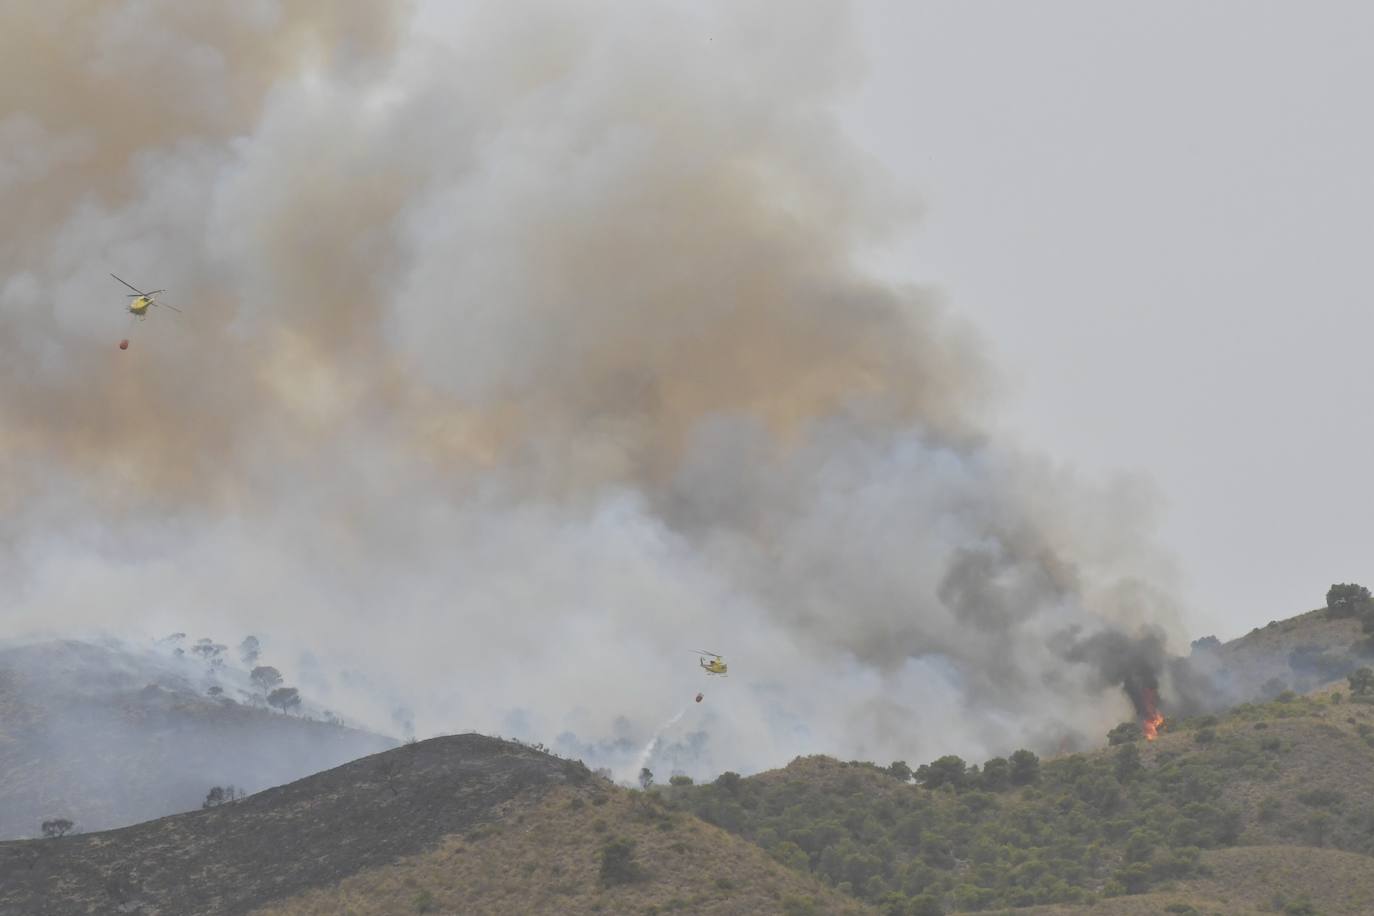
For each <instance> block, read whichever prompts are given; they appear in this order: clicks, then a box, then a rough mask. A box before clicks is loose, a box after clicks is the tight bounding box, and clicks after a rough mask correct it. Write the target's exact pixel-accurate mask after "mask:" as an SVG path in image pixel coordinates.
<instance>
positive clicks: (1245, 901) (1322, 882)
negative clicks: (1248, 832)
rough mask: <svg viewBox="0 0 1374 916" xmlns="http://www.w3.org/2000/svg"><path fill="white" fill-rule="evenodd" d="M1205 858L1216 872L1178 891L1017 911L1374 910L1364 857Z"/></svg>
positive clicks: (1327, 915)
mask: <svg viewBox="0 0 1374 916" xmlns="http://www.w3.org/2000/svg"><path fill="white" fill-rule="evenodd" d="M1203 862H1204V863H1205V864H1206V865H1207V867H1208V868H1209V869H1210V871H1211V875H1209V876H1208V877H1205V878H1195V879H1192V880H1189V881H1182V882H1179V883H1178V885H1177V887H1176V888H1175V889H1173V890H1167V891H1156V892H1154V893H1150V894H1141V895H1139V896H1135V897H1115V898H1111V899H1108V900H1102V901H1099V902H1098V903H1096V904H1093V905H1085V906H1041V907H1031V908H1029V909H1025V910H1017V911H1016V912H1017V913H1018V914H1025V916H1051V914H1065V916H1067V914H1095V916H1118V914H1119V916H1146V914H1149V916H1156V914H1168V913H1170V912H1171V911H1170V910H1169V909H1168V907H1170V906H1174V907H1179V906H1191V907H1193V909H1194V910H1196V911H1197V912H1198V913H1200V914H1207V916H1211V914H1217V916H1252V914H1265V916H1272V914H1274V913H1282V912H1283V904H1284V903H1285V902H1291V901H1295V900H1299V899H1305V900H1306V901H1308V902H1309V903H1311V904H1312V906H1313V907H1314V908H1315V909H1316V911H1317V912H1318V913H1320V914H1322V916H1369V914H1370V913H1374V865H1372V864H1371V862H1370V860H1369V859H1368V858H1367V857H1365V856H1360V855H1355V854H1354V853H1349V852H1341V851H1339V850H1335V849H1311V848H1308V847H1301V846H1257V847H1242V848H1236V849H1217V850H1213V851H1211V852H1208V853H1206V854H1205V855H1204V856H1203ZM1172 912H1179V910H1178V909H1175V910H1173V911H1172Z"/></svg>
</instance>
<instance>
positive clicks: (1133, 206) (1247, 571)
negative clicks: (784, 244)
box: [846, 0, 1374, 638]
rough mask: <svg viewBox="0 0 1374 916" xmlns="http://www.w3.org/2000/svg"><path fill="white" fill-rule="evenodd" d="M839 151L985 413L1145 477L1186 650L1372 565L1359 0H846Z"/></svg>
mask: <svg viewBox="0 0 1374 916" xmlns="http://www.w3.org/2000/svg"><path fill="white" fill-rule="evenodd" d="M859 9H860V10H861V12H862V21H863V27H864V46H865V50H866V52H867V55H868V64H869V67H870V69H869V72H868V75H867V78H866V80H865V82H864V84H863V88H862V90H861V92H860V95H859V98H858V99H857V100H856V102H855V104H852V105H849V106H848V107H847V109H846V111H847V117H848V124H849V126H850V130H851V131H852V133H853V134H854V135H855V136H856V137H858V138H860V140H861V142H862V143H863V144H864V145H865V146H866V147H867V148H868V149H869V150H870V151H871V152H872V153H873V154H874V155H876V156H877V157H879V158H880V159H881V160H882V162H883V163H884V164H885V165H886V166H887V168H888V169H890V170H891V172H892V173H893V174H894V175H895V176H897V177H898V179H899V180H900V181H901V183H902V184H903V186H904V187H906V188H908V189H909V190H911V191H914V192H915V193H916V194H917V195H918V196H919V197H920V198H921V199H922V201H923V203H924V206H925V212H924V216H923V218H922V220H921V221H920V223H919V225H918V227H917V230H916V231H915V232H914V233H912V234H911V235H910V236H909V238H908V240H907V242H906V243H905V244H903V245H900V246H894V247H893V248H892V249H890V250H888V251H887V252H885V257H884V258H883V265H884V268H885V269H886V271H887V272H889V273H890V274H892V275H893V276H906V277H910V276H915V277H918V278H919V279H921V280H922V281H923V282H929V283H931V284H933V285H936V286H938V287H940V288H941V289H942V290H943V292H944V295H945V296H946V298H947V300H948V301H949V302H950V303H951V305H952V307H954V308H956V309H957V310H958V311H959V312H960V313H961V314H963V315H965V316H968V317H970V318H971V319H972V320H974V321H975V322H976V323H977V324H978V326H979V327H980V329H981V330H982V331H983V332H984V334H985V335H986V337H987V340H988V343H989V346H990V349H991V350H992V351H993V352H994V353H995V354H996V358H995V362H996V364H997V366H998V368H999V370H1000V371H1001V372H1002V375H1003V382H1004V385H1005V389H1004V391H1003V402H1002V407H1003V420H1004V422H1005V423H1006V424H1007V425H1008V426H1010V427H1012V428H1014V429H1015V430H1017V432H1018V435H1020V436H1021V437H1022V438H1023V439H1024V440H1025V441H1027V442H1033V443H1035V444H1036V446H1038V447H1040V448H1043V449H1044V450H1046V451H1047V452H1049V453H1051V454H1052V455H1054V456H1055V457H1057V458H1060V459H1063V460H1065V461H1067V462H1069V463H1071V464H1072V465H1074V466H1075V467H1077V468H1079V469H1080V470H1082V471H1085V472H1089V473H1093V474H1111V473H1115V472H1120V471H1126V472H1136V473H1142V474H1144V475H1147V476H1148V477H1149V478H1150V479H1151V480H1152V481H1153V483H1154V485H1155V486H1156V488H1157V490H1158V494H1159V498H1160V500H1161V504H1162V525H1161V531H1162V534H1163V538H1164V541H1165V543H1166V544H1167V546H1168V547H1169V548H1170V549H1171V550H1173V551H1174V553H1175V555H1176V557H1177V559H1178V561H1179V563H1180V566H1181V568H1182V571H1183V573H1184V577H1185V578H1184V588H1183V597H1184V598H1185V599H1186V601H1187V603H1188V604H1189V605H1190V607H1191V609H1192V614H1191V615H1190V619H1191V620H1192V621H1194V622H1195V625H1196V627H1197V629H1198V630H1199V631H1201V632H1217V633H1218V634H1219V635H1221V636H1222V637H1223V638H1225V637H1227V636H1234V635H1240V634H1242V633H1243V632H1245V631H1247V630H1248V629H1250V628H1251V627H1252V626H1255V625H1257V624H1262V623H1264V622H1265V621H1267V620H1269V619H1272V618H1278V617H1284V616H1288V615H1291V614H1293V613H1296V612H1298V611H1300V610H1303V609H1306V608H1309V607H1316V606H1319V605H1320V604H1321V602H1322V597H1323V595H1324V593H1325V590H1326V587H1327V585H1329V584H1330V583H1332V582H1336V581H1347V580H1351V579H1353V580H1360V581H1363V579H1362V577H1364V578H1369V577H1370V575H1371V560H1372V558H1374V528H1372V527H1371V525H1370V523H1369V518H1370V516H1371V514H1374V488H1371V486H1370V485H1369V482H1368V476H1369V471H1368V467H1369V460H1368V455H1369V454H1370V451H1371V448H1372V447H1374V413H1371V410H1370V404H1371V402H1374V398H1372V397H1371V395H1374V371H1371V364H1370V360H1369V356H1368V352H1369V344H1370V331H1371V329H1374V310H1372V308H1374V271H1371V270H1370V267H1369V264H1370V253H1371V252H1374V218H1371V214H1374V166H1372V165H1371V163H1374V120H1371V119H1370V118H1369V117H1367V116H1366V112H1367V111H1368V110H1369V104H1370V97H1369V87H1370V86H1371V85H1374V56H1371V55H1370V53H1369V49H1370V47H1372V46H1374V7H1371V6H1370V5H1369V4H1367V3H1360V2H1330V0H1326V2H1320V3H1303V4H1297V3H1286V2H1250V0H1245V2H1209V3H1185V2H1164V3H1151V4H1132V3H1095V2H1040V3H1019V2H976V3H966V2H952V0H951V2H910V3H908V2H888V0H872V2H866V3H863V4H860V6H859Z"/></svg>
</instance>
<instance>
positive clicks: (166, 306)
mask: <svg viewBox="0 0 1374 916" xmlns="http://www.w3.org/2000/svg"><path fill="white" fill-rule="evenodd" d="M153 305H158V306H162V307H163V308H169V309H171V310H172V311H174V312H180V311H181V309H179V308H177V307H176V306H175V305H168V304H167V303H165V302H154V303H153Z"/></svg>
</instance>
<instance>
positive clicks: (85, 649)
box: [0, 641, 397, 839]
mask: <svg viewBox="0 0 1374 916" xmlns="http://www.w3.org/2000/svg"><path fill="white" fill-rule="evenodd" d="M205 671H206V667H205V666H204V665H197V664H196V663H194V662H190V661H183V660H179V659H177V658H175V657H169V658H161V657H158V656H156V655H154V654H151V653H141V654H140V653H135V652H131V651H129V650H128V649H127V648H120V647H112V646H102V645H93V644H90V643H84V642H76V641H63V642H51V643H39V644H33V645H25V646H18V647H9V648H5V649H0V839H14V838H22V837H30V836H37V835H38V833H39V825H40V823H41V822H42V821H44V820H50V819H53V818H59V817H61V818H67V819H69V820H72V821H74V822H75V823H76V826H77V829H79V830H82V831H91V830H101V829H108V828H112V827H122V826H126V825H128V824H135V823H139V822H141V821H147V820H151V819H152V818H155V817H162V816H164V815H167V814H172V813H175V812H178V811H187V810H191V809H195V808H199V807H200V805H201V803H202V801H203V800H204V799H205V796H206V793H207V791H208V790H209V789H210V788H211V787H212V786H216V785H220V786H223V785H226V784H233V785H235V786H238V787H240V788H243V789H246V790H248V791H256V790H258V789H263V788H267V787H268V786H274V785H280V784H281V783H284V782H289V781H290V780H293V779H298V778H300V777H302V776H306V775H308V774H310V773H316V772H319V771H320V770H323V769H327V768H329V767H333V766H337V765H339V764H340V763H343V762H345V761H348V760H353V759H355V758H357V757H361V756H363V755H366V754H372V753H376V752H377V751H380V750H384V749H386V748H389V747H395V746H396V744H397V742H396V741H395V740H394V739H391V738H386V737H383V736H381V735H375V734H370V733H368V732H363V731H359V730H357V729H352V728H346V727H343V726H341V725H339V724H330V723H326V722H319V721H311V720H309V719H305V718H302V717H300V716H291V715H284V714H282V713H278V712H274V711H272V710H270V709H266V708H261V707H259V706H253V705H245V704H244V703H240V702H236V701H235V700H233V699H231V698H230V697H229V696H228V693H227V692H223V693H221V695H219V696H212V695H208V694H207V688H206V686H205V679H206V678H207V677H208V675H207V674H204V673H203V672H205ZM216 676H217V677H218V678H219V680H220V681H222V682H226V683H227V682H228V678H229V676H230V675H229V673H224V674H218V675H216Z"/></svg>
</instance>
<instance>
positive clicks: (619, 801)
mask: <svg viewBox="0 0 1374 916" xmlns="http://www.w3.org/2000/svg"><path fill="white" fill-rule="evenodd" d="M631 796H632V793H629V792H627V791H626V790H623V789H617V788H615V787H613V786H611V785H610V784H609V783H606V782H605V781H604V780H601V779H599V778H598V777H595V776H593V775H592V774H591V773H590V772H589V771H588V770H587V769H586V767H584V766H583V765H582V764H580V763H575V762H569V761H565V760H560V759H558V758H555V757H552V756H549V755H548V754H544V753H541V752H539V751H536V750H533V749H530V748H528V747H525V746H523V745H519V744H514V743H510V742H505V741H499V740H496V739H492V738H485V737H482V736H480V735H458V736H451V737H445V738H435V739H431V740H429V741H424V742H419V743H416V744H409V745H406V746H404V747H401V748H397V749H395V750H392V751H388V752H385V753H382V754H378V755H375V756H372V757H368V758H365V759H362V760H358V761H354V762H353V763H349V764H345V765H344V766H341V767H337V768H335V769H333V770H330V771H328V772H325V773H320V774H318V775H315V776H311V777H308V778H306V779H302V780H300V781H298V782H295V783H292V784H290V785H286V786H280V787H278V788H275V789H269V790H267V791H265V792H262V793H259V794H258V795H254V796H251V797H249V798H247V799H243V800H241V801H238V802H235V803H232V804H228V805H223V806H220V807H217V808H212V809H209V810H204V811H194V812H190V813H187V814H181V815H176V816H173V817H168V818H163V819H161V820H158V821H153V822H151V823H147V824H139V825H137V826H134V827H127V828H124V829H121V830H115V831H109V832H105V833H99V834H85V835H76V836H67V837H63V838H60V839H53V840H27V841H17V842H8V843H0V914H4V916H10V914H24V916H46V914H54V916H55V914H75V913H108V912H123V913H131V914H147V916H152V914H155V913H164V914H165V913H177V914H187V916H191V914H211V913H216V914H217V913H248V912H256V911H262V910H264V908H265V911H266V912H275V913H310V912H328V913H338V912H343V911H348V912H356V913H394V912H398V911H399V912H416V911H417V908H418V909H419V910H420V911H425V910H426V909H427V908H428V907H429V906H430V905H431V904H433V905H437V904H435V903H434V901H436V900H440V899H442V900H444V901H446V905H453V906H458V905H459V904H461V906H459V911H461V912H464V913H469V912H476V913H485V912H490V913H500V912H624V911H625V910H624V909H623V907H622V905H623V904H627V903H633V904H634V906H635V907H636V908H638V907H640V906H641V905H643V906H654V905H658V904H664V905H669V904H671V905H673V906H677V905H678V904H677V903H673V900H674V898H679V899H681V900H684V901H685V900H686V899H687V896H689V895H703V894H704V895H705V896H706V898H707V899H705V900H700V901H698V902H699V903H700V904H701V907H699V908H698V909H697V911H698V912H746V911H747V912H763V913H766V912H783V907H784V906H785V905H787V906H792V907H793V908H794V909H795V907H797V906H800V907H802V908H803V910H804V909H805V908H806V907H807V906H815V905H816V904H815V903H814V902H812V901H808V900H807V899H806V898H808V897H811V896H815V897H816V898H818V899H819V900H820V901H821V904H820V905H821V910H820V911H823V912H835V913H841V912H856V913H857V912H863V911H864V910H863V908H862V907H861V906H860V905H859V904H857V903H855V902H854V901H846V900H843V899H842V898H840V897H837V896H834V895H833V894H831V893H829V892H827V891H826V890H825V889H824V888H822V887H820V886H819V885H818V884H816V883H815V882H814V881H812V880H811V879H809V878H807V877H804V876H801V875H796V874H792V873H789V872H788V871H787V870H786V869H784V868H783V867H781V866H780V865H778V864H777V863H775V862H772V861H771V860H769V859H768V858H767V856H766V855H764V854H763V853H762V852H761V851H760V850H757V849H753V848H751V847H749V846H748V844H746V843H744V842H743V841H741V840H739V839H737V838H734V837H730V836H728V835H727V834H725V833H724V832H722V831H719V830H715V829H713V828H710V827H708V826H707V825H704V824H701V823H700V822H697V821H695V819H693V818H688V817H685V816H682V815H677V816H672V815H670V814H669V813H668V812H666V811H664V810H661V807H660V806H658V805H656V803H654V802H653V801H652V800H645V799H644V798H643V797H642V796H639V795H634V797H633V798H632V797H631ZM598 802H600V804H598ZM620 838H630V839H637V840H638V841H639V843H638V847H637V848H636V849H634V850H633V851H630V854H629V857H628V864H626V865H625V867H624V868H622V869H621V872H620V873H621V874H623V875H625V876H632V875H631V873H632V872H634V871H638V870H643V871H644V875H643V878H642V880H634V881H630V882H629V883H627V884H624V885H623V886H619V887H613V888H610V889H607V890H604V891H603V890H602V888H601V886H600V881H599V878H600V867H601V865H600V859H601V855H600V853H601V850H602V849H603V848H604V846H605V845H606V843H607V842H608V841H611V840H615V839H620ZM530 865H533V868H530V867H529V866H530ZM555 866H557V869H555ZM540 869H542V872H540ZM732 876H734V877H732ZM720 879H724V881H723V882H722V881H721V880H720ZM341 882H342V883H341ZM412 882H413V883H412ZM426 894H427V895H429V901H428V902H426V900H425V899H424V897H422V895H426ZM417 897H418V898H421V899H420V900H418V901H417V900H416V899H415V898H417ZM789 897H790V898H792V902H791V903H789V902H788V899H789ZM717 899H726V900H727V901H728V905H726V906H724V908H721V907H720V906H715V908H712V905H711V901H713V900H717ZM550 901H552V905H551V906H548V904H549V903H550ZM741 902H743V904H744V909H740V908H739V906H738V905H739V904H740V903H741ZM546 906H547V907H548V908H546V909H541V907H546ZM598 906H600V908H601V909H600V910H598V909H597V907H598ZM512 907H513V908H512Z"/></svg>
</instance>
